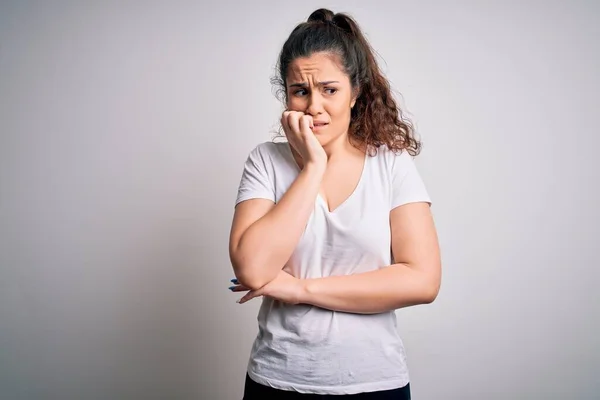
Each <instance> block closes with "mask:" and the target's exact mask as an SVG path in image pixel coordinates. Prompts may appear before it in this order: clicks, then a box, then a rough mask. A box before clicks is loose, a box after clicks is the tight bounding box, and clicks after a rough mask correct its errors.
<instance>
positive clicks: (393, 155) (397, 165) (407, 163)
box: [373, 145, 414, 175]
mask: <svg viewBox="0 0 600 400" xmlns="http://www.w3.org/2000/svg"><path fill="white" fill-rule="evenodd" d="M375 150H376V152H377V153H376V154H375V155H374V156H373V157H374V158H375V159H376V160H377V161H378V162H377V164H378V165H379V166H380V167H382V168H385V170H386V171H387V172H388V173H389V174H391V175H398V174H400V175H402V174H405V173H406V172H408V171H410V170H411V169H412V168H414V157H413V156H412V155H411V154H410V153H409V152H408V150H406V149H404V150H401V151H394V150H390V148H389V147H388V146H386V145H382V146H379V147H378V148H376V149H373V151H375Z"/></svg>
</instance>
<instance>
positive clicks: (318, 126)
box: [313, 121, 329, 131]
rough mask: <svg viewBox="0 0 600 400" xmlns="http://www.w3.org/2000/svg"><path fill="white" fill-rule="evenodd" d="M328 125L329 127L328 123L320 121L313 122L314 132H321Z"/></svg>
mask: <svg viewBox="0 0 600 400" xmlns="http://www.w3.org/2000/svg"><path fill="white" fill-rule="evenodd" d="M327 125H329V123H328V122H320V121H316V122H314V121H313V131H315V130H321V129H323V128H325V127H326V126H327Z"/></svg>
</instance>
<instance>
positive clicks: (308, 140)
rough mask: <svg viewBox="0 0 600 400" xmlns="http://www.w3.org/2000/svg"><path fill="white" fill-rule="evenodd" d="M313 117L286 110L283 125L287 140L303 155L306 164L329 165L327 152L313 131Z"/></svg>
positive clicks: (282, 118)
mask: <svg viewBox="0 0 600 400" xmlns="http://www.w3.org/2000/svg"><path fill="white" fill-rule="evenodd" d="M312 124H313V118H312V116H310V115H306V114H304V113H303V112H299V111H284V113H283V115H282V116H281V125H282V126H283V130H284V132H285V136H286V137H287V140H288V142H289V144H290V146H292V148H293V149H294V150H296V152H297V153H298V154H299V155H300V157H302V162H303V164H304V166H306V165H308V164H315V165H319V166H326V165H327V154H326V153H325V150H324V149H323V146H321V143H319V140H318V139H317V138H316V136H315V134H314V133H313V131H312V126H313V125H312Z"/></svg>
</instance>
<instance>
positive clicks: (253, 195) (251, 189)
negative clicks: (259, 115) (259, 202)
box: [235, 145, 275, 205]
mask: <svg viewBox="0 0 600 400" xmlns="http://www.w3.org/2000/svg"><path fill="white" fill-rule="evenodd" d="M267 171H268V170H267V164H266V162H265V156H264V155H263V154H262V152H261V146H260V145H259V146H257V147H255V148H254V149H253V150H252V151H251V152H250V154H249V155H248V158H247V159H246V162H245V163H244V170H243V172H242V178H241V180H240V184H239V187H238V193H237V198H236V201H235V204H236V205H237V204H238V203H241V202H242V201H244V200H250V199H257V198H258V199H268V200H272V201H273V202H275V190H274V188H273V183H272V179H271V177H270V176H269V174H268V172H267Z"/></svg>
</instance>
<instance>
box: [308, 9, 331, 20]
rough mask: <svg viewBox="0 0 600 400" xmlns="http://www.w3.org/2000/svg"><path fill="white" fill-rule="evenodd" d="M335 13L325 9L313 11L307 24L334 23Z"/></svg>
mask: <svg viewBox="0 0 600 400" xmlns="http://www.w3.org/2000/svg"><path fill="white" fill-rule="evenodd" d="M334 18H335V13H334V12H333V11H331V10H328V9H326V8H319V9H318V10H316V11H313V13H312V14H310V16H309V17H308V20H307V22H334Z"/></svg>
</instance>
